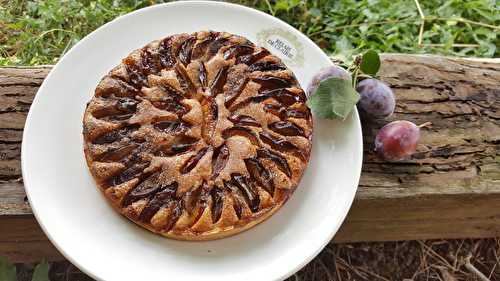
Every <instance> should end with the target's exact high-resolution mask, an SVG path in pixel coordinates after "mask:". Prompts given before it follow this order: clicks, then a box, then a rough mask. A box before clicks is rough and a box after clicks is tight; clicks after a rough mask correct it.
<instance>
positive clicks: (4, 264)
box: [0, 257, 17, 281]
mask: <svg viewBox="0 0 500 281" xmlns="http://www.w3.org/2000/svg"><path fill="white" fill-rule="evenodd" d="M0 280H2V281H16V280H17V277H16V267H15V266H14V265H13V264H11V263H10V262H9V261H8V260H7V258H4V257H0Z"/></svg>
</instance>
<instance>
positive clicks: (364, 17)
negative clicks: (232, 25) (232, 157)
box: [0, 0, 500, 65]
mask: <svg viewBox="0 0 500 281" xmlns="http://www.w3.org/2000/svg"><path fill="white" fill-rule="evenodd" d="M157 2H163V1H161V0H160V1H155V0H148V1H146V0H79V1H72V0H45V1H29V0H0V65H12V64H14V65H16V64H17V65H36V64H52V63H55V62H56V61H57V59H58V58H59V57H60V56H61V54H63V53H64V52H66V51H67V50H68V49H69V48H71V46H73V45H74V44H75V43H76V42H77V41H78V40H80V39H81V38H83V37H84V36H85V35H86V34H88V33H90V32H91V31H93V30H94V29H96V28H97V27H99V26H101V25H102V24H104V23H106V22H108V21H110V20H112V19H114V18H115V17H117V16H119V15H123V14H126V13H128V12H130V11H133V10H136V9H139V8H142V7H145V6H148V5H151V4H154V3H157ZM231 2H235V3H240V4H244V5H248V6H252V7H255V8H257V9H260V10H262V11H264V12H267V13H270V14H273V15H275V16H277V17H279V18H281V19H283V20H285V21H286V22H288V23H290V24H291V25H293V26H295V27H296V28H298V29H299V30H301V31H302V32H303V33H305V34H306V35H307V36H309V37H311V38H312V39H313V40H314V41H315V42H316V43H317V44H318V45H319V46H320V47H322V48H323V49H324V50H325V51H327V52H329V53H331V54H333V55H335V56H337V57H340V58H343V59H345V58H346V57H350V56H351V55H352V54H355V53H359V52H360V50H366V49H373V50H376V51H379V52H400V53H438V54H445V55H458V56H477V57H498V56H499V54H500V50H499V48H498V47H497V46H500V30H499V29H497V28H498V27H499V26H500V3H499V2H498V0H426V1H421V2H422V3H421V4H422V9H423V12H424V14H425V15H426V16H428V19H427V20H426V24H425V30H424V31H425V32H424V34H423V43H424V45H425V44H442V46H438V47H428V46H427V47H426V46H420V45H419V44H418V35H419V27H420V23H421V19H420V17H419V14H418V11H417V9H416V6H415V1H414V0H315V1H313V0H309V1H306V0H232V1H231ZM457 18H459V19H466V20H467V21H472V23H471V22H463V21H460V20H458V21H457V20H455V19H457ZM474 22H479V23H484V24H487V25H489V26H490V27H488V26H481V25H478V24H475V23H474ZM492 27H493V28H492ZM457 43H459V44H472V45H474V46H476V47H465V48H463V47H462V48H457V47H453V44H457Z"/></svg>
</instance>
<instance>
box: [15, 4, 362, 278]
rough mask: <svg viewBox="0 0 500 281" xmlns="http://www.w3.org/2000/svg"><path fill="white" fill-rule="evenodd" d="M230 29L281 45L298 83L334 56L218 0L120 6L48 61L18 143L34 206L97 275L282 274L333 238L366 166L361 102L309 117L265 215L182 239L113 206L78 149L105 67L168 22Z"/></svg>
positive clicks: (165, 31) (69, 252) (165, 30)
mask: <svg viewBox="0 0 500 281" xmlns="http://www.w3.org/2000/svg"><path fill="white" fill-rule="evenodd" d="M206 29H211V30H218V31H228V32H231V33H234V34H239V35H243V36H245V37H247V38H249V39H250V40H252V41H253V42H255V43H257V44H259V45H264V46H265V47H267V48H269V49H270V50H271V52H272V53H274V54H276V55H278V56H280V57H282V58H283V59H284V61H285V63H286V64H287V65H288V66H289V67H291V69H292V70H293V71H294V72H295V74H296V76H297V77H298V80H299V82H300V84H301V85H302V87H304V88H305V87H306V86H307V83H308V82H309V80H310V79H311V77H312V75H313V74H314V73H316V72H317V71H318V70H319V69H320V68H322V67H324V66H327V65H329V64H330V61H329V59H328V57H327V56H326V55H325V54H324V53H323V52H322V51H321V50H320V49H319V48H318V47H317V46H316V45H315V44H314V43H313V42H312V41H311V40H309V39H308V38H307V37H305V36H304V35H303V34H301V33H300V32H299V31H297V30H295V29H294V28H292V27H291V26H289V25H287V24H285V23H284V22H282V21H280V20H278V19H276V18H273V17H271V16H269V15H266V14H264V13H261V12H258V11H256V10H253V9H250V8H246V7H242V6H238V5H232V4H226V3H220V2H193V1H190V2H175V3H171V4H165V5H158V6H153V7H149V8H145V9H142V10H139V11H136V12H133V13H130V14H128V15H126V16H122V17H120V18H118V19H116V20H114V21H112V22H110V23H108V24H106V25H104V26H102V27H101V28H99V29H98V30H96V31H95V32H93V33H92V34H90V35H89V36H87V37H85V38H84V39H83V40H81V41H80V43H78V44H77V45H76V46H75V47H74V48H72V49H71V51H69V52H68V53H67V54H66V55H65V56H64V57H63V58H62V59H61V60H60V61H59V63H58V64H57V65H56V66H55V67H54V68H53V69H52V71H51V72H50V74H49V75H48V77H47V78H46V79H45V81H44V82H43V85H42V86H41V87H40V89H39V91H38V93H37V95H36V98H35V100H34V101H33V105H32V106H31V109H30V112H29V115H28V119H27V121H26V126H25V130H24V137H23V145H22V168H23V177H24V183H25V187H26V191H27V193H28V197H29V201H30V203H31V207H32V209H33V212H34V213H35V215H36V218H37V219H38V222H39V223H40V225H41V226H42V228H43V230H44V231H45V233H46V234H47V236H48V237H49V238H50V240H51V241H52V242H53V243H54V245H55V246H56V247H57V248H58V249H59V250H60V251H61V253H62V254H64V255H65V256H66V257H67V258H68V259H69V260H70V261H71V262H73V263H74V264H75V265H77V266H78V267H79V268H80V269H82V270H83V271H84V272H86V273H87V274H89V275H90V276H92V277H94V278H96V279H98V280H107V281H111V280H119V281H126V280H135V281H137V280H202V279H203V280H207V281H208V280H218V281H223V280H282V279H285V278H286V277H288V276H290V275H291V274H293V273H294V272H296V271H298V270H299V269H300V268H301V267H302V266H304V265H305V264H306V263H307V262H309V261H310V260H311V259H312V258H314V256H316V255H317V254H318V253H319V252H320V250H321V249H322V248H323V247H324V246H325V245H326V244H327V243H328V242H329V241H330V240H331V238H332V237H333V235H334V234H335V232H336V231H337V230H338V228H339V227H340V225H341V223H342V221H343V220H344V218H345V216H346V214H347V211H348V210H349V207H350V205H351V203H352V200H353V198H354V193H355V191H356V188H357V184H358V180H359V175H360V171H361V160H362V140H361V126H360V123H359V118H358V115H357V112H353V114H351V115H350V117H349V118H348V119H347V120H345V121H343V122H340V121H326V120H317V119H315V121H314V122H315V128H314V130H315V132H314V144H313V152H312V156H311V161H310V164H309V167H308V169H307V171H306V174H305V176H304V178H303V180H302V182H301V184H300V186H299V187H298V189H297V191H296V192H295V193H294V195H293V196H292V198H291V199H290V200H289V201H288V202H287V203H286V204H285V205H284V206H283V208H282V209H281V210H280V211H278V212H277V213H276V214H275V215H274V216H272V217H271V218H270V219H268V220H267V221H265V222H264V223H262V224H260V225H258V226H256V227H254V228H252V229H250V230H248V231H246V232H244V233H241V234H238V235H236V236H233V237H230V238H225V239H222V240H217V241H210V242H182V241H174V240H170V239H166V238H163V237H160V236H157V235H154V234H152V233H150V232H148V231H146V230H143V229H142V228H140V227H138V226H136V225H135V224H133V223H132V222H129V221H128V220H127V219H125V218H124V217H122V216H121V215H119V214H118V213H117V212H115V211H114V210H113V209H112V208H111V207H110V205H108V204H107V202H106V200H105V199H104V197H103V196H102V195H101V193H100V191H98V189H97V188H96V186H95V184H94V182H93V180H92V177H91V176H90V174H89V172H88V169H87V166H86V164H85V161H84V155H83V150H82V143H83V140H82V116H83V112H84V109H85V104H86V102H88V101H89V100H90V98H91V96H92V94H93V91H94V88H95V86H96V85H97V83H98V81H99V80H100V78H101V77H102V76H103V75H104V74H106V73H107V72H108V71H109V70H110V69H111V68H112V67H114V66H115V65H117V64H118V63H119V62H120V60H121V58H123V57H125V56H126V55H127V54H128V53H129V52H130V51H132V50H134V49H136V48H139V47H142V46H143V45H145V44H146V43H148V42H150V41H152V40H154V39H158V38H162V37H165V36H167V35H169V34H175V33H181V32H194V31H198V30H206Z"/></svg>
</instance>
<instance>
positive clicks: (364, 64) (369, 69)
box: [359, 50, 380, 75]
mask: <svg viewBox="0 0 500 281" xmlns="http://www.w3.org/2000/svg"><path fill="white" fill-rule="evenodd" d="M359 67H360V68H361V71H363V72H364V73H365V74H368V75H375V74H377V72H378V70H379V69H380V57H379V56H378V53H377V52H375V51H374V50H368V51H367V52H366V53H364V54H363V57H362V58H361V65H360V66H359Z"/></svg>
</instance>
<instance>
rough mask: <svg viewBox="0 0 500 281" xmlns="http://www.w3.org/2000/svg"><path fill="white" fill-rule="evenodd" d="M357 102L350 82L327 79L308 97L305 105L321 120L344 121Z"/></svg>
mask: <svg viewBox="0 0 500 281" xmlns="http://www.w3.org/2000/svg"><path fill="white" fill-rule="evenodd" d="M358 100H359V94H358V92H356V91H355V90H354V88H353V87H352V84H351V81H350V80H344V79H340V78H328V79H326V80H323V81H321V83H320V84H319V87H318V89H317V90H316V92H314V94H313V95H312V96H311V97H309V99H308V101H307V105H308V106H309V107H310V108H311V109H312V110H313V111H314V112H315V113H316V114H318V116H319V117H321V118H327V119H336V118H342V119H345V118H346V117H347V116H348V115H349V113H350V112H351V111H352V109H353V108H354V106H355V105H356V103H357V102H358Z"/></svg>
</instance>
